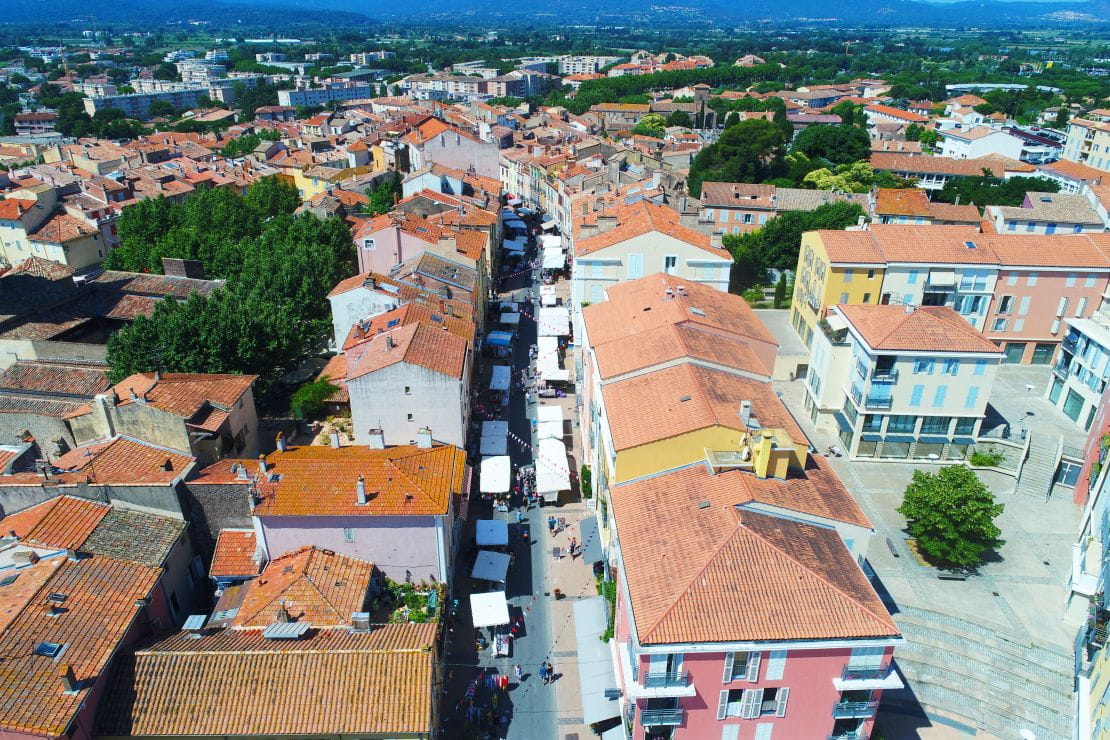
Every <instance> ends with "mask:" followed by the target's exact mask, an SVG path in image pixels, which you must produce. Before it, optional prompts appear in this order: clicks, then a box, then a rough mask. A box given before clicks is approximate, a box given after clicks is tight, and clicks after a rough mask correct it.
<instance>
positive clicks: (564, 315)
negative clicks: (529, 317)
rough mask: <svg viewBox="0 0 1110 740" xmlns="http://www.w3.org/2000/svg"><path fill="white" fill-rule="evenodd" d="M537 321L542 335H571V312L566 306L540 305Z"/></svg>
mask: <svg viewBox="0 0 1110 740" xmlns="http://www.w3.org/2000/svg"><path fill="white" fill-rule="evenodd" d="M536 323H537V324H538V325H539V334H540V336H541V337H566V336H570V314H569V313H568V312H567V309H566V307H565V306H540V310H539V311H538V312H537V318H536Z"/></svg>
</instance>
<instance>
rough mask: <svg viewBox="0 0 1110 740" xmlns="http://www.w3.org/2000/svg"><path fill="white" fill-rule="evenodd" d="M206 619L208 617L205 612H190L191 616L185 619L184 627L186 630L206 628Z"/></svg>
mask: <svg viewBox="0 0 1110 740" xmlns="http://www.w3.org/2000/svg"><path fill="white" fill-rule="evenodd" d="M206 619H207V617H206V616H205V615H203V614H190V615H189V618H188V619H186V620H185V626H184V627H183V629H186V630H199V629H204V621H205V620H206Z"/></svg>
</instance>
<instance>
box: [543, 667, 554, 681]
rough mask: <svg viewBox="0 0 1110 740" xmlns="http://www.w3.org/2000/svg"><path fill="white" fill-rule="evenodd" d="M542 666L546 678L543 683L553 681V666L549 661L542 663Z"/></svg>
mask: <svg viewBox="0 0 1110 740" xmlns="http://www.w3.org/2000/svg"><path fill="white" fill-rule="evenodd" d="M543 668H544V670H545V671H546V672H547V680H546V681H544V683H551V682H553V681H554V680H555V668H553V667H552V665H551V664H550V663H544V664H543Z"/></svg>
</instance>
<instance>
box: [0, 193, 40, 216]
mask: <svg viewBox="0 0 1110 740" xmlns="http://www.w3.org/2000/svg"><path fill="white" fill-rule="evenodd" d="M35 202H36V201H33V200H28V199H26V198H5V199H4V200H0V219H3V220H6V221H16V220H18V219H19V217H20V216H22V215H23V214H24V213H26V212H27V211H29V210H31V209H32V208H34V207H35Z"/></svg>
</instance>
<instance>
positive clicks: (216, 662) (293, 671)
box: [97, 624, 436, 737]
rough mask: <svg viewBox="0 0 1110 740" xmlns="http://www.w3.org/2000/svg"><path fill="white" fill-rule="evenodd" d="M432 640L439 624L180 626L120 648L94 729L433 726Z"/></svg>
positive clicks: (425, 729)
mask: <svg viewBox="0 0 1110 740" xmlns="http://www.w3.org/2000/svg"><path fill="white" fill-rule="evenodd" d="M435 642H436V625H434V624H390V625H382V626H380V627H378V628H377V629H374V630H372V631H371V632H369V633H358V632H349V631H347V630H320V631H318V632H316V633H315V634H312V635H311V636H309V637H307V638H304V639H300V640H267V639H266V638H264V637H263V636H262V633H261V631H260V630H225V631H222V632H217V633H215V634H208V635H205V636H203V637H201V638H200V639H192V638H190V637H189V636H187V635H182V634H178V635H175V636H173V637H170V638H168V639H165V640H163V641H161V642H158V643H155V644H153V645H150V646H149V647H146V648H143V649H140V650H136V651H134V652H132V653H128V654H125V655H123V656H121V657H120V665H119V668H118V671H117V673H116V675H115V678H114V682H113V684H112V685H111V687H110V689H109V691H107V692H106V698H105V702H104V707H103V709H102V711H101V716H100V721H99V727H98V729H97V732H98V734H103V735H147V736H150V735H164V736H169V735H181V736H184V735H188V736H200V735H209V736H228V735H283V734H288V732H289V728H291V727H295V728H296V729H297V732H298V733H303V734H305V735H313V736H319V735H327V736H333V735H346V736H358V737H367V736H373V737H399V736H409V735H410V734H411V735H412V736H418V735H419V736H425V735H431V734H432V732H433V727H432V724H431V723H432V707H433V698H432V697H433V694H434V692H435V691H436V688H435V687H434V685H433V681H435V680H436V675H435V665H436V657H435V648H434V646H435ZM309 677H310V678H309ZM306 679H307V680H306ZM250 696H253V697H255V698H254V699H253V700H251V701H250V702H249V705H248V706H249V711H245V705H244V698H245V697H250ZM337 697H348V699H349V700H344V701H337V700H336V698H337Z"/></svg>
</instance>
